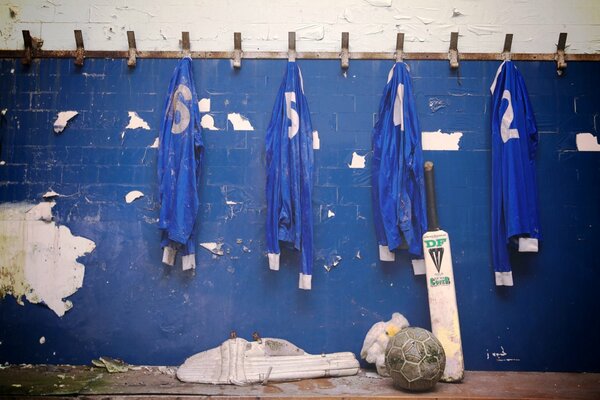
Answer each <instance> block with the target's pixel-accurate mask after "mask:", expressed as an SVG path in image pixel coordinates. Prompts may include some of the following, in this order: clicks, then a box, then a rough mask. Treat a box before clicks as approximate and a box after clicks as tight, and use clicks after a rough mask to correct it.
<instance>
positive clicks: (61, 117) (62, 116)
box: [54, 111, 79, 133]
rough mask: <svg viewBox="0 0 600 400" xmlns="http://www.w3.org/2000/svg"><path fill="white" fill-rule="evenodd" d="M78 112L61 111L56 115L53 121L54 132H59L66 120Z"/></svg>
mask: <svg viewBox="0 0 600 400" xmlns="http://www.w3.org/2000/svg"><path fill="white" fill-rule="evenodd" d="M77 114H79V113H78V112H77V111H61V112H59V113H58V115H57V116H56V121H54V132H55V133H60V132H62V131H63V130H64V129H65V128H66V126H67V122H69V120H71V118H73V117H74V116H76V115H77Z"/></svg>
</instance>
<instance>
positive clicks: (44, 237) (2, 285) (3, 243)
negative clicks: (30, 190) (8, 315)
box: [0, 202, 96, 317]
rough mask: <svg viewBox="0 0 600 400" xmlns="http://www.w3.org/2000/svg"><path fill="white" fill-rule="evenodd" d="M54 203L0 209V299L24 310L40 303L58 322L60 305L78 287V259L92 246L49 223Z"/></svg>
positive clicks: (9, 205)
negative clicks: (27, 305)
mask: <svg viewBox="0 0 600 400" xmlns="http://www.w3.org/2000/svg"><path fill="white" fill-rule="evenodd" d="M54 205H55V203H54V202H42V203H40V204H38V205H34V204H30V203H3V204H0V296H1V297H4V296H6V295H12V296H14V297H15V298H16V299H17V302H18V303H19V304H21V305H23V300H22V299H23V297H25V298H26V299H27V300H28V301H29V302H30V303H43V304H45V305H46V306H48V308H50V309H51V310H52V311H54V312H55V313H56V315H58V316H59V317H62V316H63V315H64V314H65V312H67V311H68V310H70V309H71V308H72V307H73V303H72V302H71V301H70V300H65V299H66V298H67V297H69V296H71V295H72V294H73V293H75V292H76V291H77V290H78V289H80V288H81V286H82V285H83V276H84V274H85V266H84V265H83V264H81V263H79V262H77V258H79V257H81V256H83V255H85V254H88V253H90V252H92V251H93V250H94V248H95V247H96V245H95V243H94V242H93V241H91V240H88V239H86V238H84V237H80V236H73V234H71V230H70V229H69V228H67V227H66V226H64V225H60V226H58V225H56V223H55V222H53V221H52V211H51V209H52V207H53V206H54Z"/></svg>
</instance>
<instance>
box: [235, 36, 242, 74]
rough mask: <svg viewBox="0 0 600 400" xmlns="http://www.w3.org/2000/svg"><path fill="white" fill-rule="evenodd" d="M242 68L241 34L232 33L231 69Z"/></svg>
mask: <svg viewBox="0 0 600 400" xmlns="http://www.w3.org/2000/svg"><path fill="white" fill-rule="evenodd" d="M241 67H242V32H234V33H233V68H241Z"/></svg>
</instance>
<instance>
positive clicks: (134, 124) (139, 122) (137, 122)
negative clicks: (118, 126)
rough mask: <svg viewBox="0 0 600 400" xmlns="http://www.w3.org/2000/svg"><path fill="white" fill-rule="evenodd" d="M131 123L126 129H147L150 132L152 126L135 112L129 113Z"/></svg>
mask: <svg viewBox="0 0 600 400" xmlns="http://www.w3.org/2000/svg"><path fill="white" fill-rule="evenodd" d="M128 115H129V123H128V124H127V126H126V127H125V129H146V130H150V126H149V125H148V123H147V122H146V121H144V120H143V119H142V118H140V116H139V115H138V114H137V113H136V112H135V111H129V112H128Z"/></svg>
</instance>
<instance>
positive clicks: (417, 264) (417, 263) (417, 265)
mask: <svg viewBox="0 0 600 400" xmlns="http://www.w3.org/2000/svg"><path fill="white" fill-rule="evenodd" d="M412 266H413V272H414V274H415V275H425V260H424V259H422V258H419V259H416V260H412Z"/></svg>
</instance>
